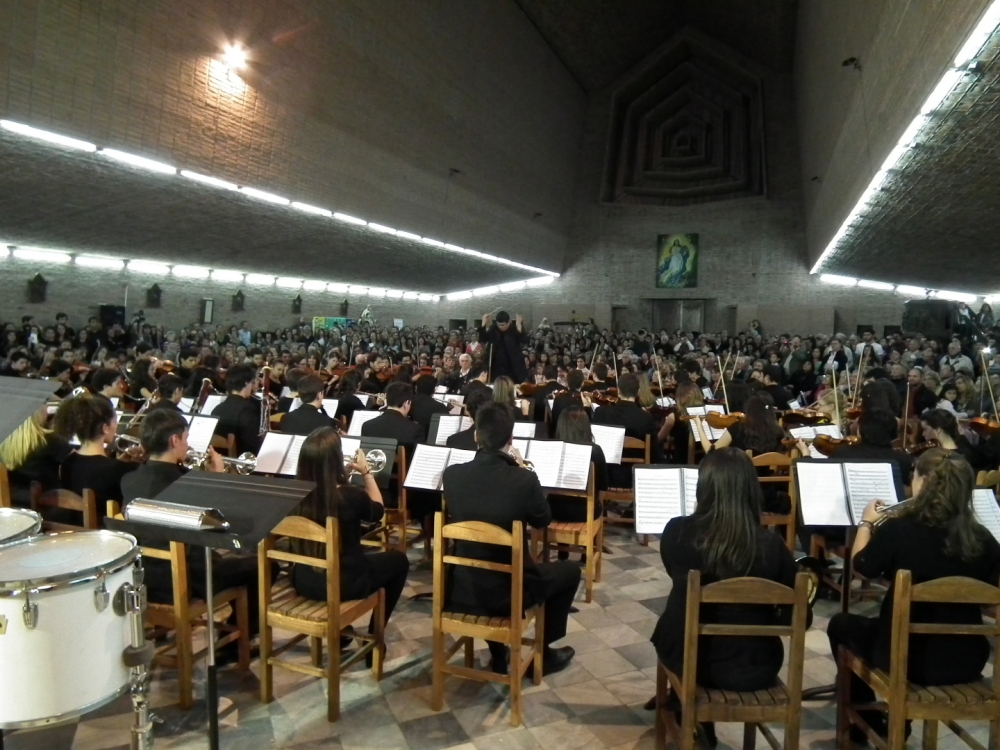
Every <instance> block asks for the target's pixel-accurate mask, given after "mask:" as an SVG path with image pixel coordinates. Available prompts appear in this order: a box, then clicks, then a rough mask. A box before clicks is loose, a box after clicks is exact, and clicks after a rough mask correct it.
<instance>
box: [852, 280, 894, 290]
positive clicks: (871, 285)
mask: <svg viewBox="0 0 1000 750" xmlns="http://www.w3.org/2000/svg"><path fill="white" fill-rule="evenodd" d="M858 286H863V287H864V288H865V289H881V290H882V291H885V292H891V291H892V290H893V289H895V288H896V287H895V285H894V284H887V283H886V282H884V281H868V280H867V279H861V280H859V281H858Z"/></svg>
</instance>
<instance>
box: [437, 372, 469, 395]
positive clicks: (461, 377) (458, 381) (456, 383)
mask: <svg viewBox="0 0 1000 750" xmlns="http://www.w3.org/2000/svg"><path fill="white" fill-rule="evenodd" d="M471 380H472V369H471V368H470V369H469V370H468V372H465V373H463V372H462V371H461V370H458V371H456V372H453V373H452V374H451V375H448V376H447V377H446V378H445V379H444V384H445V385H446V386H448V392H449V393H461V392H462V388H464V387H465V386H467V385H468V384H469V382H470V381H471Z"/></svg>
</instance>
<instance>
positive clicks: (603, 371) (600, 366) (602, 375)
mask: <svg viewBox="0 0 1000 750" xmlns="http://www.w3.org/2000/svg"><path fill="white" fill-rule="evenodd" d="M607 377H608V366H607V365H606V364H604V363H603V362H597V363H596V364H595V365H594V369H593V370H591V371H590V380H591V381H592V384H591V385H587V386H585V387H584V388H583V390H585V391H606V390H608V388H610V387H611V383H609V382H608V380H607Z"/></svg>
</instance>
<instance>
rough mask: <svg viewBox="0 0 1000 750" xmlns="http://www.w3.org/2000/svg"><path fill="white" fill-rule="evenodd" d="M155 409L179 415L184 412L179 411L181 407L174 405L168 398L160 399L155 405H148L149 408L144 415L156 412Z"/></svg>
mask: <svg viewBox="0 0 1000 750" xmlns="http://www.w3.org/2000/svg"><path fill="white" fill-rule="evenodd" d="M157 409H170V410H171V411H176V412H181V413H183V412H184V410H183V409H181V407H180V406H179V405H178V404H175V403H174V402H173V401H171V400H170V399H169V398H161V399H160V400H159V401H157V402H156V403H155V404H150V406H149V408H148V409H146V413H147V414H148V413H149V412H151V411H156V410H157Z"/></svg>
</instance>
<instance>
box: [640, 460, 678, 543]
mask: <svg viewBox="0 0 1000 750" xmlns="http://www.w3.org/2000/svg"><path fill="white" fill-rule="evenodd" d="M634 476H635V482H634V485H633V487H634V490H635V533H636V534H662V533H663V528H664V527H665V526H666V525H667V521H669V520H670V519H671V518H677V516H683V515H684V500H683V498H682V496H681V470H680V469H659V468H656V469H654V468H650V467H642V466H637V467H636V468H635V469H634Z"/></svg>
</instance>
